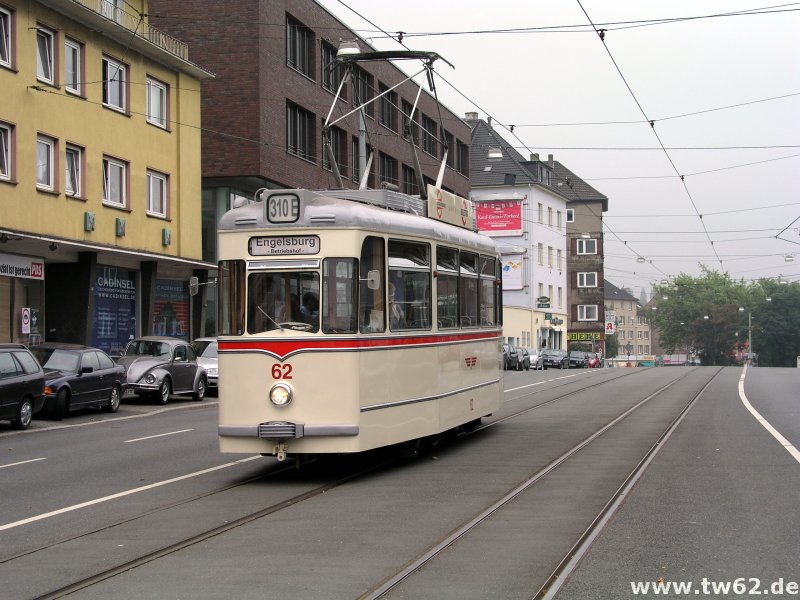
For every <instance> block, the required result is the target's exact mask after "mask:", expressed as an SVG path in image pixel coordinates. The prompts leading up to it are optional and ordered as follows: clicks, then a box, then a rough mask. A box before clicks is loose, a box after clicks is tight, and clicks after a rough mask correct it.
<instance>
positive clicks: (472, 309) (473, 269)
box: [458, 252, 478, 327]
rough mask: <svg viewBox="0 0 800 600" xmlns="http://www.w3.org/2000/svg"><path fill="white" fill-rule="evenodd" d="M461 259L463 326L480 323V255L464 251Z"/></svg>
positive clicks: (460, 302)
mask: <svg viewBox="0 0 800 600" xmlns="http://www.w3.org/2000/svg"><path fill="white" fill-rule="evenodd" d="M460 259H461V260H460V261H459V267H460V268H459V271H460V275H461V277H460V279H459V281H458V291H459V315H460V318H461V326H462V327H477V325H478V255H477V254H475V253H473V252H462V253H461V256H460Z"/></svg>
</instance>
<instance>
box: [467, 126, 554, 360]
mask: <svg viewBox="0 0 800 600" xmlns="http://www.w3.org/2000/svg"><path fill="white" fill-rule="evenodd" d="M466 119H467V122H468V123H469V124H470V125H471V126H472V158H471V160H470V171H471V173H472V176H471V182H472V193H471V198H472V200H473V201H475V203H476V211H477V218H478V229H479V230H480V231H481V233H484V234H486V235H488V236H491V237H493V238H494V239H495V242H496V243H497V245H498V248H499V249H500V252H501V254H502V262H503V332H504V334H505V336H506V337H507V339H508V341H510V342H512V343H515V344H517V345H520V346H523V347H532V348H537V349H538V348H564V347H565V343H566V339H565V334H566V332H567V326H566V319H567V314H568V304H567V281H568V278H567V262H566V260H567V257H566V255H567V236H566V233H567V217H566V215H567V210H568V209H567V199H566V198H565V197H564V195H563V194H562V193H561V192H560V188H559V187H557V186H556V178H555V175H554V163H553V160H552V156H550V157H549V160H548V161H541V160H539V156H538V155H537V154H534V155H532V156H531V158H530V160H525V158H524V157H523V156H522V155H521V154H520V153H519V152H517V151H516V150H515V149H514V148H512V147H510V146H509V145H508V143H507V142H506V141H505V140H504V139H503V138H502V137H501V136H500V135H499V134H498V133H497V132H496V131H495V130H494V129H493V128H492V127H491V125H490V124H489V123H488V122H487V121H484V120H481V119H478V114H477V113H468V114H467V116H466Z"/></svg>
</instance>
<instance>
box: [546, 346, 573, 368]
mask: <svg viewBox="0 0 800 600" xmlns="http://www.w3.org/2000/svg"><path fill="white" fill-rule="evenodd" d="M542 366H543V367H544V368H545V369H550V368H552V369H569V356H567V353H566V352H565V351H564V350H555V349H553V348H545V349H544V350H542Z"/></svg>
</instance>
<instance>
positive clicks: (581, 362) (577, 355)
mask: <svg viewBox="0 0 800 600" xmlns="http://www.w3.org/2000/svg"><path fill="white" fill-rule="evenodd" d="M569 368H570V369H572V368H575V369H588V368H589V357H588V356H587V355H586V352H583V351H582V350H570V353H569Z"/></svg>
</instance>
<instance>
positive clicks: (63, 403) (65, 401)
mask: <svg viewBox="0 0 800 600" xmlns="http://www.w3.org/2000/svg"><path fill="white" fill-rule="evenodd" d="M68 412H69V397H68V394H67V390H65V389H60V390H58V394H57V395H56V403H55V405H54V406H53V418H54V419H55V420H56V421H60V420H61V419H63V418H64V415H65V414H67V413H68Z"/></svg>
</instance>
